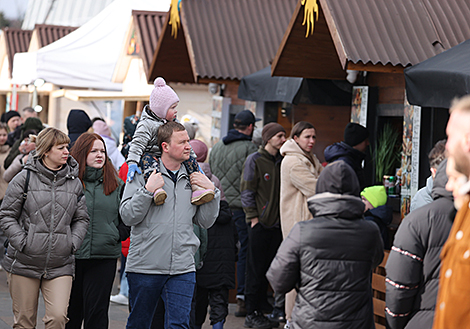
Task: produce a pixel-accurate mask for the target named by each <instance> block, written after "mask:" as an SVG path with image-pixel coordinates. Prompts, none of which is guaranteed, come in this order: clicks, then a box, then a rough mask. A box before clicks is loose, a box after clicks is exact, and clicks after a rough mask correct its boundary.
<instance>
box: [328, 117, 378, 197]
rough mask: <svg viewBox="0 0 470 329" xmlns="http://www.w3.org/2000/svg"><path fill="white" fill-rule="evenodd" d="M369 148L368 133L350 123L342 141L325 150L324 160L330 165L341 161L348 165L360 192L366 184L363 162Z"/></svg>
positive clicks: (355, 124)
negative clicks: (355, 176)
mask: <svg viewBox="0 0 470 329" xmlns="http://www.w3.org/2000/svg"><path fill="white" fill-rule="evenodd" d="M368 146H369V131H367V128H365V127H364V126H361V125H360V124H358V123H354V122H350V123H348V124H347V126H346V128H345V129H344V141H343V142H339V143H334V144H333V145H330V146H328V147H327V148H326V149H325V152H324V155H325V160H326V162H328V163H332V162H334V161H337V160H343V161H344V162H346V163H347V164H348V165H350V166H351V167H352V168H353V169H354V172H355V173H356V175H357V178H358V179H359V184H360V185H361V190H363V189H364V188H365V187H366V186H367V184H366V179H365V177H364V166H363V163H364V160H365V158H366V151H367V147H368Z"/></svg>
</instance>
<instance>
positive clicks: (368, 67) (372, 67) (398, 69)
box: [346, 61, 405, 74]
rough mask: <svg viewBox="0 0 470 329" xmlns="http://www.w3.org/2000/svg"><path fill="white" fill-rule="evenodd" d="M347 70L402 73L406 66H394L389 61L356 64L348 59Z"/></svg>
mask: <svg viewBox="0 0 470 329" xmlns="http://www.w3.org/2000/svg"><path fill="white" fill-rule="evenodd" d="M346 69H347V70H353V71H367V72H381V73H400V74H403V71H404V70H405V68H404V67H403V66H401V65H397V66H393V65H392V64H390V63H388V64H387V65H383V64H381V63H377V64H372V63H367V64H364V63H356V64H354V63H353V62H351V61H348V63H347V65H346Z"/></svg>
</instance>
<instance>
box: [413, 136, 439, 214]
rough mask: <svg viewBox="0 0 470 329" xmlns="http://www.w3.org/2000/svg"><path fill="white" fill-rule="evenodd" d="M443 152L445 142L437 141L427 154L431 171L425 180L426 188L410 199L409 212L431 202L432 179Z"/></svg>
mask: <svg viewBox="0 0 470 329" xmlns="http://www.w3.org/2000/svg"><path fill="white" fill-rule="evenodd" d="M445 151H446V140H440V141H438V142H437V143H436V144H435V145H434V147H433V148H432V150H431V151H430V152H429V154H428V159H429V167H430V169H429V170H430V171H431V176H429V177H428V178H427V179H426V186H424V187H422V188H420V189H419V190H418V192H416V194H415V196H414V197H413V199H411V205H410V210H411V211H413V210H415V209H418V208H420V207H422V206H425V205H427V204H428V203H431V202H432V200H433V197H432V186H433V183H434V178H435V177H436V172H437V168H438V167H439V165H440V164H441V162H442V161H443V160H444V159H445Z"/></svg>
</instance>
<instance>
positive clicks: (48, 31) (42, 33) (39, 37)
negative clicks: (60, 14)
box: [28, 24, 77, 51]
mask: <svg viewBox="0 0 470 329" xmlns="http://www.w3.org/2000/svg"><path fill="white" fill-rule="evenodd" d="M76 29H77V27H74V26H62V25H48V24H36V25H35V26H34V30H33V34H32V36H31V43H30V45H29V48H28V51H36V50H38V49H39V48H42V47H45V46H47V45H48V44H50V43H53V42H55V41H57V40H59V39H60V38H62V37H64V36H66V35H67V34H69V33H70V32H73V31H75V30H76Z"/></svg>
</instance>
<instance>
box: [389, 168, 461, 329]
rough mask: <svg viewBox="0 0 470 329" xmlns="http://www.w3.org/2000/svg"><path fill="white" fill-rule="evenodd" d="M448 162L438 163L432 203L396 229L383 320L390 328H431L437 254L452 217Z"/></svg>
mask: <svg viewBox="0 0 470 329" xmlns="http://www.w3.org/2000/svg"><path fill="white" fill-rule="evenodd" d="M446 163H447V161H445V162H443V163H441V165H440V166H439V168H438V170H437V173H436V177H435V178H434V185H433V189H432V197H433V202H431V203H430V204H427V205H425V206H423V207H420V208H418V209H415V210H413V211H412V212H411V213H410V214H409V215H408V216H406V217H405V219H403V222H402V223H401V225H400V227H399V228H398V231H397V234H396V235H395V240H394V242H393V247H392V251H391V252H390V256H389V258H388V261H387V265H386V267H385V268H386V270H387V281H386V282H387V286H386V288H387V293H386V313H385V315H386V318H387V323H388V325H389V327H390V328H392V329H398V328H409V329H420V328H432V324H433V320H434V309H435V306H436V299H437V291H438V288H439V272H440V269H441V261H440V258H439V256H440V254H441V250H442V247H443V246H444V243H445V242H446V241H447V237H448V236H449V232H450V229H451V227H452V222H453V220H454V217H455V213H456V211H455V208H454V204H453V197H452V193H451V192H449V191H446V189H445V185H446V183H447V175H446V173H445V170H446Z"/></svg>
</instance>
